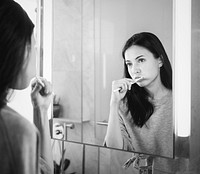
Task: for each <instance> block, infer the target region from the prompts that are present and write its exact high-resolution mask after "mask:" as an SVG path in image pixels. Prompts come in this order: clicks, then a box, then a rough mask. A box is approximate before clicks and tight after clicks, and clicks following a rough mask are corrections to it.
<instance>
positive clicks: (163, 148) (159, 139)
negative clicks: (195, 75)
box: [119, 92, 173, 157]
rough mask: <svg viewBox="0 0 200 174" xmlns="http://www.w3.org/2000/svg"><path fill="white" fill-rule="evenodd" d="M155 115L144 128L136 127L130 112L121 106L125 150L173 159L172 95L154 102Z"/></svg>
mask: <svg viewBox="0 0 200 174" xmlns="http://www.w3.org/2000/svg"><path fill="white" fill-rule="evenodd" d="M151 102H153V104H154V109H155V110H154V113H153V114H152V115H151V117H150V118H149V120H148V121H147V122H146V125H144V126H143V127H142V128H140V127H137V126H135V125H134V123H133V120H132V116H131V114H130V112H128V113H127V112H126V111H127V108H125V107H126V106H124V104H123V106H122V105H121V106H120V111H119V120H120V129H121V133H122V137H123V149H124V150H129V151H136V152H142V153H148V154H154V155H161V156H167V157H173V116H172V93H171V92H168V94H167V95H166V96H164V97H163V98H161V99H159V100H152V101H151Z"/></svg>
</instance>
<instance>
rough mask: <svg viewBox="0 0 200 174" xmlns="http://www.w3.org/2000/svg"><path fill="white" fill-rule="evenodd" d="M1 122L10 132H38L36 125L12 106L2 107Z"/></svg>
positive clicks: (22, 133)
mask: <svg viewBox="0 0 200 174" xmlns="http://www.w3.org/2000/svg"><path fill="white" fill-rule="evenodd" d="M1 122H2V124H3V125H2V126H3V127H4V129H5V130H7V133H8V134H17V135H18V137H19V136H33V135H34V134H37V129H36V127H35V126H34V125H33V124H32V123H31V122H30V121H28V120H27V119H26V118H24V117H23V116H21V115H20V114H19V113H18V112H16V111H15V110H13V109H12V108H10V107H8V106H5V107H4V108H2V109H1Z"/></svg>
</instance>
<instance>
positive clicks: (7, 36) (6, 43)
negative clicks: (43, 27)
mask: <svg viewBox="0 0 200 174" xmlns="http://www.w3.org/2000/svg"><path fill="white" fill-rule="evenodd" d="M33 28H34V24H33V23H32V21H31V20H30V18H29V17H28V15H27V13H26V12H25V11H24V10H23V8H22V7H21V6H20V5H19V4H18V3H16V2H15V1H13V0H1V2H0V36H1V37H0V62H1V63H0V81H1V84H0V109H1V108H2V107H3V106H4V105H5V104H6V103H7V99H6V97H7V94H8V90H9V88H10V87H12V86H14V85H15V84H16V82H17V79H18V76H19V73H20V71H21V69H22V66H23V63H24V55H25V50H26V46H27V45H28V44H29V45H30V44H31V35H32V33H33Z"/></svg>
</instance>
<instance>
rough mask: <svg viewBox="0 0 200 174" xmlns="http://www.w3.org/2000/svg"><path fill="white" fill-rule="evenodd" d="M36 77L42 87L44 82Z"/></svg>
mask: <svg viewBox="0 0 200 174" xmlns="http://www.w3.org/2000/svg"><path fill="white" fill-rule="evenodd" d="M36 79H37V81H38V82H39V84H40V85H41V86H42V87H43V88H44V87H45V85H44V83H43V82H42V80H41V79H40V78H39V77H38V76H36Z"/></svg>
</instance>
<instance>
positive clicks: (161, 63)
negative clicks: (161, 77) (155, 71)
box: [158, 57, 163, 68]
mask: <svg viewBox="0 0 200 174" xmlns="http://www.w3.org/2000/svg"><path fill="white" fill-rule="evenodd" d="M158 65H159V67H160V68H161V67H162V66H163V60H162V58H160V57H159V58H158Z"/></svg>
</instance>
